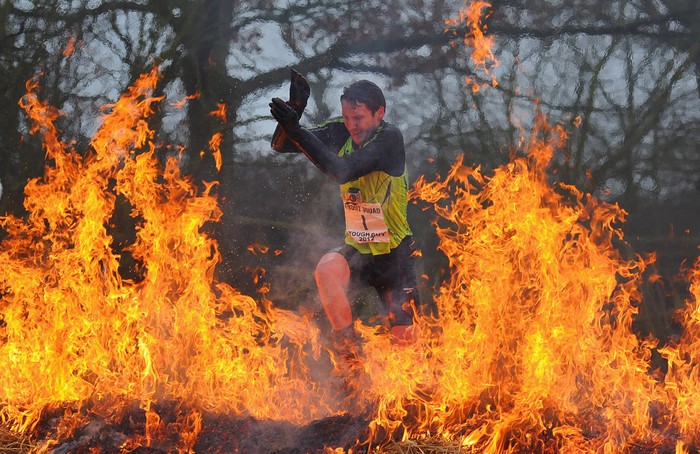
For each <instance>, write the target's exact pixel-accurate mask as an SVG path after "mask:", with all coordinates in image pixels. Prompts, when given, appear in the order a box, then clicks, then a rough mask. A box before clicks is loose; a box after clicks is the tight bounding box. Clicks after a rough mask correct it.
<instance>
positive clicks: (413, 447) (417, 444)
mask: <svg viewBox="0 0 700 454" xmlns="http://www.w3.org/2000/svg"><path fill="white" fill-rule="evenodd" d="M460 445H461V443H460V442H459V441H447V440H443V439H440V438H424V439H422V440H406V441H402V442H397V443H391V444H389V445H387V446H384V447H383V448H382V450H381V454H462V453H464V452H466V451H464V450H463V449H462V448H461V446H460Z"/></svg>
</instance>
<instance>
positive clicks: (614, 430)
mask: <svg viewBox="0 0 700 454" xmlns="http://www.w3.org/2000/svg"><path fill="white" fill-rule="evenodd" d="M157 82H158V72H157V70H154V71H153V72H152V73H150V74H145V75H143V76H142V77H141V78H140V79H139V80H138V81H137V82H136V83H135V85H134V86H133V87H131V88H130V89H129V90H128V92H127V93H125V95H124V96H123V97H122V98H121V99H120V100H119V102H117V103H116V104H115V105H113V106H110V108H109V112H108V113H107V114H106V115H105V118H104V121H103V126H102V127H101V128H100V130H99V131H98V133H97V134H96V135H95V137H94V138H93V141H92V142H91V147H90V149H89V150H87V151H83V152H81V153H78V152H76V151H75V150H72V149H71V148H70V147H69V146H68V145H66V144H64V143H63V142H61V140H60V138H59V132H58V131H57V130H56V129H55V127H54V125H53V121H54V120H55V119H56V118H57V115H58V113H57V112H56V111H55V109H52V108H51V107H50V106H47V105H46V104H44V103H42V102H41V101H40V100H39V99H38V97H37V96H36V94H35V91H36V90H35V89H36V86H37V85H36V83H35V82H33V81H32V82H30V84H29V86H28V88H29V90H28V94H27V96H26V97H25V99H24V100H23V106H24V107H25V110H26V112H27V115H28V118H30V119H31V121H33V123H34V127H33V129H32V131H33V132H34V133H38V134H41V136H42V139H43V143H44V146H45V148H46V151H47V157H48V160H47V162H48V163H49V164H47V167H46V172H45V175H44V176H43V177H42V178H39V179H36V180H32V181H30V182H29V184H28V185H27V188H26V191H25V192H26V206H27V210H28V211H29V216H28V217H27V218H26V219H18V218H15V217H12V216H4V217H2V218H0V224H1V225H2V228H3V229H4V230H5V231H6V233H7V235H6V237H5V239H4V240H3V242H2V247H1V248H0V266H1V267H2V269H3V274H2V275H0V292H1V294H2V299H1V300H0V311H1V314H2V325H0V342H1V343H0V379H1V380H0V382H1V383H2V388H0V390H1V392H2V394H1V395H0V402H1V406H0V417H2V420H3V421H6V426H5V427H6V428H8V429H10V430H11V432H8V431H7V430H6V431H5V432H4V433H5V434H8V438H9V439H8V449H12V448H11V447H17V449H20V450H22V449H27V450H34V449H36V450H38V451H39V452H46V451H49V450H52V449H54V450H56V452H69V451H71V450H73V451H74V452H75V449H73V448H76V449H77V448H78V447H80V448H81V449H84V450H85V451H84V452H91V453H96V452H100V453H103V454H105V453H108V452H115V453H116V452H137V450H139V449H141V448H143V449H147V451H148V452H172V451H178V452H232V451H235V450H236V449H237V450H238V452H266V451H265V449H267V450H268V451H269V449H268V448H270V447H271V446H273V447H274V449H275V450H276V451H278V452H281V450H283V449H293V448H292V447H294V449H297V450H300V451H299V452H307V451H308V452H316V451H317V452H322V450H326V452H336V453H338V452H348V451H349V450H350V449H353V452H362V450H363V449H364V450H366V451H371V452H382V451H384V452H426V453H427V452H458V451H459V450H460V449H461V450H463V451H468V452H490V453H496V452H564V451H569V452H610V453H614V452H626V451H629V450H633V451H640V450H649V451H650V452H652V451H662V450H667V449H668V450H674V449H675V450H678V452H686V451H688V450H689V449H690V448H689V447H694V446H697V445H698V427H699V423H698V414H699V412H698V411H697V408H696V403H695V402H696V401H697V399H695V396H697V395H698V393H699V392H700V381H699V380H698V377H697V370H698V368H697V363H698V358H700V352H698V345H699V344H700V343H699V342H698V336H699V334H698V333H700V331H699V330H698V324H699V323H698V317H697V313H698V308H697V304H698V302H697V301H698V297H699V296H700V295H698V291H699V290H698V282H700V272H697V271H696V272H694V273H690V274H689V280H690V282H691V291H692V293H693V300H692V301H689V302H688V308H687V310H686V311H685V313H684V323H685V327H686V330H687V331H686V333H685V334H684V335H683V336H682V338H681V339H680V341H679V342H678V344H677V345H668V346H663V348H662V349H658V352H660V353H661V354H662V355H663V356H664V358H666V359H668V361H669V373H668V374H666V375H665V376H664V375H663V374H661V373H660V372H659V371H654V370H650V358H651V353H652V351H654V350H655V349H657V341H656V340H655V339H653V338H645V339H640V338H639V337H638V336H637V335H635V333H634V332H633V330H632V323H633V321H634V319H635V317H636V315H637V312H638V307H639V304H640V303H641V294H640V291H639V288H640V283H641V282H642V280H643V276H644V271H645V270H646V269H647V267H648V265H649V264H650V263H652V262H653V257H652V256H650V257H642V256H633V257H631V258H629V257H623V256H622V255H621V254H620V252H619V251H618V249H617V248H616V244H619V243H621V242H624V238H623V235H622V232H621V229H620V224H621V223H622V222H624V216H625V213H624V211H623V210H622V209H620V207H618V206H616V205H612V204H607V203H603V202H600V201H598V200H596V199H595V198H593V197H591V196H590V195H588V194H583V193H581V192H579V191H578V190H577V189H576V188H573V187H568V186H566V185H552V184H550V182H549V177H548V175H547V166H548V163H549V161H550V159H551V158H552V156H553V155H554V153H555V152H556V149H557V147H558V146H559V145H560V144H561V143H562V142H561V141H562V140H564V139H565V137H564V136H565V135H564V134H562V133H561V130H558V129H557V128H555V127H551V126H550V125H549V124H548V123H547V121H546V119H545V118H544V117H543V116H538V118H537V120H538V121H537V124H536V126H535V129H534V130H533V131H532V133H531V136H530V137H531V138H530V141H529V143H527V144H526V146H525V147H524V149H523V150H518V152H517V153H513V159H512V161H511V162H510V163H509V164H507V165H505V166H503V167H501V168H498V169H496V170H495V171H494V172H493V174H492V175H488V176H487V175H484V174H483V173H482V172H481V170H480V169H479V168H470V167H468V166H465V165H464V164H463V163H462V162H457V163H455V164H454V166H453V167H452V169H451V170H450V172H449V174H448V175H446V176H445V177H444V178H436V180H435V181H426V180H425V179H424V178H422V179H420V180H419V181H418V182H417V183H416V185H415V187H414V190H413V196H414V197H415V198H416V199H420V200H422V201H424V202H427V204H429V205H430V206H431V208H432V209H434V210H435V213H436V216H437V217H438V218H439V220H438V221H437V222H436V229H437V233H438V236H439V237H440V245H439V248H440V250H441V251H442V252H443V253H444V254H445V256H446V257H447V259H448V260H449V264H450V275H449V276H448V278H447V279H445V281H444V282H443V283H442V285H441V287H440V288H439V289H438V291H437V293H436V295H435V304H436V306H437V308H438V314H437V316H432V315H423V316H419V317H417V319H416V320H415V327H416V329H417V330H418V340H417V341H416V342H415V343H414V344H413V345H411V346H409V347H406V346H400V345H395V344H394V343H393V342H392V339H391V338H390V337H389V336H387V335H385V333H384V332H383V331H382V330H381V327H375V326H367V325H364V324H362V323H361V322H357V323H356V328H357V331H358V332H359V335H360V337H361V339H362V342H363V348H362V351H363V358H362V361H361V362H360V363H359V365H358V370H357V372H358V374H357V376H358V381H356V382H351V383H349V385H350V386H349V388H350V389H354V392H351V394H350V395H349V396H340V395H339V394H338V392H339V390H338V389H337V388H341V386H337V387H335V388H336V389H334V386H331V385H330V384H331V383H333V380H335V379H338V380H339V381H342V378H341V377H338V373H339V372H338V370H336V369H335V365H336V364H338V358H337V357H335V356H334V353H333V351H332V349H331V348H329V347H328V346H327V345H326V344H325V343H324V341H323V336H322V333H321V332H320V329H319V328H318V327H317V326H316V325H315V324H314V323H313V322H312V320H311V318H310V316H305V315H303V314H297V313H295V312H292V311H285V310H280V309H278V308H276V307H275V306H274V303H273V302H271V301H268V300H266V299H264V298H261V299H260V300H254V299H253V298H252V297H249V296H247V295H242V294H241V293H239V292H238V291H236V290H235V289H233V288H231V287H230V286H229V285H227V284H226V283H223V282H218V281H216V279H215V278H214V269H215V267H216V266H217V264H218V263H219V261H220V257H219V252H218V246H217V244H216V242H215V241H213V240H212V239H211V238H210V237H209V236H208V235H207V234H206V233H205V229H204V228H203V226H204V225H205V224H207V223H213V222H217V221H218V219H219V217H220V214H221V213H220V211H219V208H218V204H217V200H216V196H215V195H214V193H215V188H216V183H215V182H214V183H208V184H207V185H206V187H205V188H204V189H203V190H200V189H198V188H197V186H196V185H195V184H194V183H193V182H192V181H191V180H190V179H189V178H187V177H186V176H183V175H181V174H180V172H179V163H178V158H177V156H171V157H170V158H168V159H167V160H166V161H165V162H160V161H159V160H158V159H156V157H155V154H154V150H155V149H156V147H157V145H156V144H155V142H154V141H153V138H154V135H155V134H154V131H152V130H151V129H150V128H149V125H148V121H147V119H148V117H149V115H151V114H152V112H153V110H154V106H155V105H156V104H157V103H159V102H161V101H162V99H161V98H156V97H154V96H153V91H154V88H155V86H156V84H157ZM212 143H216V145H217V147H216V150H214V149H213V150H212V152H213V153H214V152H216V153H218V142H217V141H212ZM118 199H123V200H127V201H128V203H129V204H130V206H131V207H132V211H131V215H132V216H133V217H134V219H135V223H136V235H135V236H136V239H135V241H134V243H133V244H131V245H129V246H128V252H129V253H130V254H131V256H132V257H133V258H134V259H135V260H136V262H137V263H138V264H139V273H140V276H141V278H140V279H139V280H128V279H124V278H123V277H122V276H121V275H120V270H119V266H120V260H121V256H120V254H119V253H118V252H115V250H114V249H113V238H112V237H111V235H110V229H113V228H114V226H111V225H110V223H111V222H112V221H111V220H112V217H113V213H114V209H115V205H116V204H117V200H118ZM695 269H696V270H698V269H700V262H698V263H696V266H695ZM321 365H323V367H324V368H325V372H324V373H323V374H321V377H320V378H319V376H318V375H317V374H316V375H315V373H316V372H317V371H318V367H319V366H321ZM331 377H334V378H333V379H331ZM341 397H347V398H346V399H342V398H341ZM348 403H351V404H352V406H351V407H350V406H348V405H347V404H348ZM348 408H352V411H350V412H348ZM12 434H26V436H23V437H20V436H14V438H13V436H12ZM280 434H284V437H281V436H280ZM30 440H31V441H30ZM312 442H313V443H315V444H310V443H312ZM32 443H35V444H34V445H32ZM217 443H218V444H217ZM246 443H254V444H253V445H248V444H246ZM275 443H277V444H275ZM61 450H63V451H61ZM328 450H331V451H328ZM295 452H296V451H295Z"/></svg>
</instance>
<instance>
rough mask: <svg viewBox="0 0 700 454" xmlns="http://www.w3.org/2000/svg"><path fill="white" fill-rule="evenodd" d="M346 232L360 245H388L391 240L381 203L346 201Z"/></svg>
mask: <svg viewBox="0 0 700 454" xmlns="http://www.w3.org/2000/svg"><path fill="white" fill-rule="evenodd" d="M345 230H346V232H347V233H348V235H350V237H351V238H352V239H353V240H355V241H357V242H358V243H388V242H389V240H390V239H389V230H388V229H387V228H386V222H385V221H384V212H383V211H382V205H381V204H379V203H367V202H351V201H346V202H345Z"/></svg>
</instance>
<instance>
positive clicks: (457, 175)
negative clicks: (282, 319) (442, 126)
mask: <svg viewBox="0 0 700 454" xmlns="http://www.w3.org/2000/svg"><path fill="white" fill-rule="evenodd" d="M538 119H539V120H538V122H537V125H536V128H535V129H534V130H533V131H532V134H531V135H530V139H529V141H528V142H527V144H526V148H525V150H523V151H525V152H526V153H525V154H526V156H524V157H514V159H513V160H512V162H510V163H509V164H508V165H506V166H503V167H501V168H498V169H496V170H495V172H494V173H493V175H491V176H486V175H484V174H483V173H482V172H481V170H480V169H479V168H468V167H466V166H464V165H463V164H462V162H461V161H458V162H457V163H456V164H455V165H454V166H453V167H452V169H451V170H450V173H449V174H448V175H447V176H446V177H445V179H444V180H442V181H440V180H437V181H435V182H432V183H428V182H426V181H425V179H424V178H421V179H420V180H419V181H418V182H417V183H416V185H415V188H414V194H413V195H414V196H415V197H419V198H420V199H422V200H424V201H426V202H428V203H430V204H434V206H435V210H436V213H437V214H438V215H439V216H440V217H441V218H442V219H443V224H447V225H446V226H442V227H438V235H439V237H440V246H439V247H440V250H441V251H443V252H444V253H445V254H446V256H447V258H448V259H449V262H450V268H451V274H450V277H449V279H448V280H447V281H446V282H444V283H443V285H442V287H441V288H440V289H439V292H438V294H437V295H436V301H435V302H436V304H437V307H438V312H439V316H438V317H437V318H431V317H419V318H418V319H417V324H418V327H419V330H420V333H421V336H420V340H419V342H418V343H417V345H415V346H413V347H412V348H411V349H410V350H402V349H401V348H399V347H396V346H393V345H390V344H389V343H388V341H387V340H386V339H384V338H379V339H377V338H376V336H374V335H373V334H376V332H375V331H374V330H372V329H369V328H366V327H362V326H358V328H359V329H360V330H361V332H362V333H363V336H364V338H365V340H366V341H367V345H366V347H365V351H366V352H367V356H368V366H366V370H367V371H368V375H369V381H370V382H371V386H369V388H368V389H369V390H371V391H369V392H366V394H365V396H364V397H365V398H366V399H368V400H369V401H374V402H375V406H376V408H377V413H376V417H375V419H374V421H373V423H372V428H373V433H374V436H375V437H376V440H377V441H379V440H381V439H383V436H382V435H381V434H386V433H403V436H404V439H407V438H421V437H425V436H426V435H427V434H433V435H435V434H436V435H439V436H441V437H444V438H445V439H448V440H450V439H456V440H460V441H461V443H462V445H463V446H464V447H465V448H470V449H476V450H478V451H479V452H492V453H496V452H509V451H523V452H532V451H537V452H539V451H542V450H549V451H552V452H556V451H562V452H581V451H588V452H622V451H624V450H625V449H628V448H629V447H630V446H632V445H635V446H648V447H654V446H657V444H658V443H659V441H658V440H659V438H662V437H660V435H661V434H660V429H659V427H658V426H659V421H658V420H655V412H656V411H657V410H658V408H659V407H663V403H664V402H665V400H664V399H665V393H664V390H663V388H662V387H661V386H660V385H659V383H658V382H657V380H656V379H655V377H654V376H653V375H652V374H650V373H649V372H648V369H649V359H650V355H651V349H652V348H653V347H654V346H655V341H654V340H653V339H647V340H640V339H638V338H637V337H636V336H635V335H634V333H633V332H632V329H631V324H632V321H633V318H634V316H635V315H636V313H637V306H638V303H639V300H640V294H639V291H638V290H637V285H638V284H639V282H640V279H641V275H642V272H643V271H644V269H645V268H646V267H647V265H648V264H649V261H650V260H651V258H643V257H636V258H633V259H624V258H622V257H621V256H620V254H619V252H618V251H617V250H616V249H615V247H614V246H613V242H614V241H616V240H620V239H622V233H621V231H620V230H619V228H618V227H617V224H618V223H620V222H621V221H623V220H624V215H625V213H624V211H622V210H621V209H620V208H619V207H618V206H616V205H611V204H606V203H602V202H599V201H597V200H595V199H593V198H592V197H590V196H587V195H585V194H582V193H580V192H579V191H577V190H576V189H575V188H573V187H569V186H564V185H559V186H558V187H557V188H556V189H555V188H553V187H552V186H551V185H549V184H548V181H547V173H546V167H547V165H548V163H549V160H550V159H551V157H552V155H553V153H554V150H555V148H556V146H557V145H558V144H560V137H559V135H558V134H557V133H556V129H555V128H552V127H550V126H549V124H548V123H547V122H546V120H545V119H544V117H543V116H541V115H540V116H539V117H538ZM688 395H690V394H688ZM662 428H663V427H662Z"/></svg>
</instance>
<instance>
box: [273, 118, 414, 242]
mask: <svg viewBox="0 0 700 454" xmlns="http://www.w3.org/2000/svg"><path fill="white" fill-rule="evenodd" d="M276 143H277V144H278V145H277V146H275V147H273V148H274V149H275V150H276V151H279V152H281V153H288V152H300V151H301V152H303V153H304V154H305V155H306V156H307V157H308V158H309V160H310V161H311V162H313V163H314V164H315V165H316V167H318V168H319V169H320V170H321V171H322V172H324V173H325V174H326V175H328V176H329V177H331V178H332V179H334V180H335V181H337V182H338V183H339V184H340V195H341V197H342V199H343V203H344V204H345V205H346V221H347V222H346V235H345V242H346V243H347V244H349V245H351V246H353V247H354V248H356V249H357V250H358V251H360V252H362V253H365V254H369V253H371V254H374V255H381V254H387V253H389V252H390V251H391V249H394V248H395V247H396V246H398V245H399V243H400V242H401V240H403V239H404V238H405V237H406V236H409V235H411V229H410V227H409V225H408V220H407V216H406V215H407V213H406V211H407V203H408V175H407V172H406V151H405V148H404V141H403V135H402V134H401V131H400V130H399V129H398V128H397V127H396V126H394V125H392V124H389V123H386V122H385V121H382V122H381V123H380V125H379V128H377V131H376V132H375V133H374V135H373V136H372V137H371V138H370V139H369V140H368V141H367V142H366V143H365V144H363V145H361V146H358V145H356V144H354V143H353V142H352V138H351V137H350V133H349V132H348V131H347V129H346V128H345V125H344V123H343V119H342V118H337V119H333V120H330V121H327V122H326V123H323V124H321V125H319V126H317V127H315V128H311V129H304V128H301V127H300V128H298V129H296V130H295V131H293V132H292V133H291V134H290V135H289V136H288V138H287V140H285V141H283V142H280V141H277V142H276ZM273 145H275V142H274V141H273ZM353 195H354V196H356V197H358V198H359V200H358V201H357V202H358V204H359V205H358V208H357V209H358V210H362V209H363V210H366V211H367V212H369V211H373V212H374V211H377V209H379V211H380V213H381V217H382V218H383V220H384V222H385V225H386V230H388V238H384V237H383V236H382V235H377V237H378V238H383V239H379V240H374V239H362V237H361V233H362V232H360V230H362V228H361V227H360V228H359V229H354V228H352V227H351V226H350V225H349V224H350V221H349V220H348V219H347V218H348V208H347V204H348V200H349V198H350V197H351V196H353ZM379 207H380V208H379ZM364 220H365V219H364V217H362V220H361V221H358V222H359V223H360V224H361V223H362V221H364ZM370 228H371V227H370ZM358 235H360V236H358ZM373 236H374V235H373Z"/></svg>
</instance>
